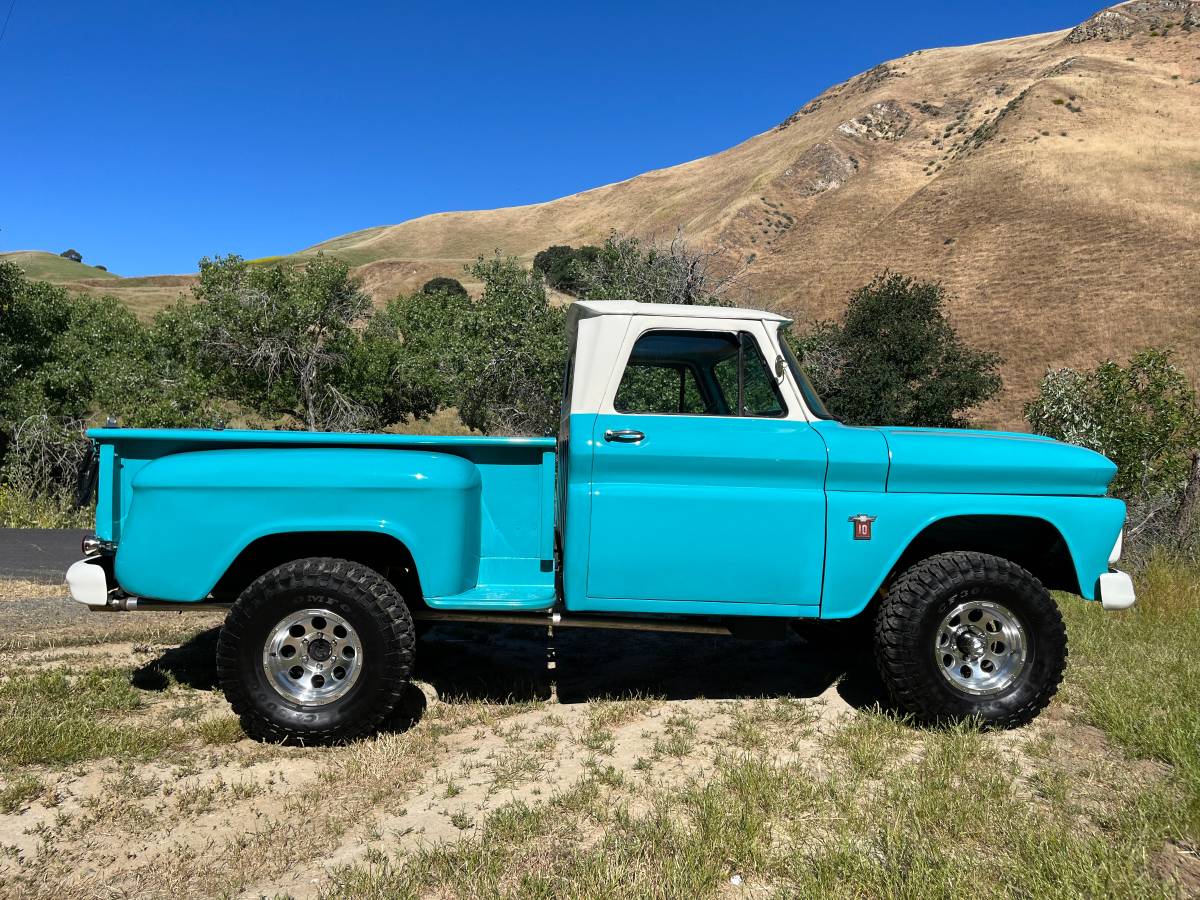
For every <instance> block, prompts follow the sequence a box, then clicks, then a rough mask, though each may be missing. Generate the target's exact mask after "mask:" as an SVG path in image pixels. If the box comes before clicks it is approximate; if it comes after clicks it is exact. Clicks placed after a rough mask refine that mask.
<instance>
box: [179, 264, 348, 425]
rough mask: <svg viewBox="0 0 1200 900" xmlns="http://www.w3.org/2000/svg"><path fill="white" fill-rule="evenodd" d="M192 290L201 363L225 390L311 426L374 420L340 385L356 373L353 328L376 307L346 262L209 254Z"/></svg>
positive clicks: (269, 414) (265, 411)
mask: <svg viewBox="0 0 1200 900" xmlns="http://www.w3.org/2000/svg"><path fill="white" fill-rule="evenodd" d="M193 290H194V294H195V299H196V300H197V301H198V302H197V303H196V304H195V305H194V306H193V307H192V308H191V315H194V316H195V317H196V322H195V323H194V325H191V326H189V328H194V332H193V333H194V334H195V335H196V337H197V339H198V349H197V361H198V363H199V365H200V367H201V369H202V371H203V372H204V373H205V374H206V375H207V376H208V377H210V378H211V379H212V380H213V383H214V384H216V385H217V387H218V389H219V390H220V391H221V392H222V393H223V395H224V396H226V397H229V398H230V399H233V400H236V401H237V402H238V403H241V404H242V405H243V406H245V407H247V408H248V409H251V410H254V411H255V412H257V413H259V414H260V415H262V416H265V417H266V418H268V419H272V420H277V419H279V418H280V417H283V416H286V417H290V418H292V419H294V420H295V421H296V422H297V423H299V424H301V425H303V426H304V427H305V428H307V429H309V430H310V431H315V430H321V429H329V428H352V427H358V426H361V425H362V424H363V423H364V422H365V421H367V420H369V419H370V414H369V412H367V411H366V410H364V409H363V408H362V406H361V405H360V404H359V403H357V402H356V401H355V400H354V399H353V398H352V397H350V396H348V395H347V393H346V391H345V389H344V388H345V385H346V382H347V381H353V380H354V379H353V377H350V376H349V366H350V363H351V359H352V356H353V353H354V347H355V344H356V342H357V340H358V335H357V333H356V331H355V329H356V327H357V326H360V325H362V324H363V323H364V322H365V320H366V319H367V318H368V317H369V315H370V312H371V300H370V298H369V297H368V296H367V295H366V293H365V292H364V291H363V290H362V286H361V284H360V283H359V281H358V280H357V279H355V278H353V277H351V275H350V268H349V266H348V265H347V264H346V263H345V262H343V261H342V260H339V259H334V258H332V257H326V256H322V255H318V256H316V257H315V258H313V259H312V260H310V261H309V262H308V264H307V265H305V266H304V268H303V269H296V268H293V267H285V266H282V265H275V266H248V265H247V264H246V262H245V261H244V260H243V259H242V258H241V257H238V256H227V257H217V258H215V259H208V258H205V259H202V260H201V261H200V282H199V284H198V285H197V286H196V287H195V288H194V289H193ZM177 324H178V323H177Z"/></svg>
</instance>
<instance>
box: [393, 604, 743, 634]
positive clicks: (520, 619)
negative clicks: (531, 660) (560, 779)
mask: <svg viewBox="0 0 1200 900" xmlns="http://www.w3.org/2000/svg"><path fill="white" fill-rule="evenodd" d="M412 617H413V618H414V619H416V620H417V621H418V622H487V623H489V624H492V625H535V626H539V627H541V628H545V627H546V626H548V625H549V626H553V627H555V628H614V629H618V630H623V631H673V632H679V633H684V634H719V635H726V636H728V635H730V634H732V633H733V630H732V629H731V628H730V626H729V624H728V623H726V622H721V621H717V620H711V619H709V620H704V619H701V620H695V619H685V618H679V619H651V618H640V617H638V616H608V615H588V614H586V613H584V614H581V613H558V612H552V613H545V612H540V613H493V612H450V611H447V610H440V609H414V610H413V611H412Z"/></svg>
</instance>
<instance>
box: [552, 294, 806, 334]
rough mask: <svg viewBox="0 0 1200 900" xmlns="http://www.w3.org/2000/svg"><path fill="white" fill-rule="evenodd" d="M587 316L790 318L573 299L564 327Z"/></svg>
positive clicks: (753, 312)
mask: <svg viewBox="0 0 1200 900" xmlns="http://www.w3.org/2000/svg"><path fill="white" fill-rule="evenodd" d="M591 316H687V317H691V318H698V319H742V320H745V319H761V320H763V321H765V322H790V321H792V320H791V319H789V318H787V317H786V316H781V315H779V314H778V313H773V312H766V311H765V310H761V309H742V308H741V307H739V306H699V305H694V304H684V303H636V302H634V301H633V300H576V301H575V302H574V303H572V304H571V308H570V309H569V310H568V311H567V321H568V322H569V323H571V324H569V325H568V326H567V327H568V329H571V328H572V326H573V324H574V323H575V322H577V321H579V320H580V319H582V318H590V317H591Z"/></svg>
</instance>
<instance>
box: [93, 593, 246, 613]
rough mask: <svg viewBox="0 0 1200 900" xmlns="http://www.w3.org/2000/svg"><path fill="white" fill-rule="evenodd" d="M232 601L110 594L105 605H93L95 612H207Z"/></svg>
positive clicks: (228, 604) (223, 606) (227, 605)
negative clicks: (185, 601) (177, 599)
mask: <svg viewBox="0 0 1200 900" xmlns="http://www.w3.org/2000/svg"><path fill="white" fill-rule="evenodd" d="M232 605H233V604H232V603H217V602H216V601H211V600H201V601H200V602H199V603H175V602H172V601H170V600H144V599H142V598H141V597H117V596H110V597H109V598H108V602H107V603H106V604H105V605H104V606H93V607H91V609H92V610H93V611H95V612H138V611H142V612H171V611H174V612H205V611H206V610H210V609H229V607H231V606H232Z"/></svg>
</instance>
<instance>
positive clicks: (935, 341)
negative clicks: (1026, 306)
mask: <svg viewBox="0 0 1200 900" xmlns="http://www.w3.org/2000/svg"><path fill="white" fill-rule="evenodd" d="M945 306H946V291H945V289H944V288H943V287H942V286H941V285H940V284H936V283H933V282H923V281H917V280H916V279H913V278H910V277H908V276H906V275H900V274H896V273H884V274H882V275H879V276H876V277H875V278H874V279H873V280H872V281H871V283H870V284H868V285H866V286H865V287H862V288H860V289H859V290H857V291H855V292H854V293H853V294H852V295H851V296H850V302H849V304H848V306H847V307H846V311H845V313H844V314H843V316H842V319H841V321H840V322H837V323H834V322H821V323H818V324H817V325H816V326H815V327H814V329H813V330H812V331H810V332H809V334H807V335H805V336H802V337H800V338H799V339H798V341H797V343H798V344H799V346H800V348H801V349H802V351H803V354H804V358H805V360H806V361H807V362H808V363H809V364H810V365H811V368H812V370H813V373H814V378H813V380H814V382H815V384H816V385H817V387H818V391H819V392H820V393H821V395H822V398H823V399H824V401H825V403H826V405H827V406H828V407H829V409H830V411H831V412H833V413H834V414H835V415H837V416H839V417H841V418H842V419H844V420H845V421H846V422H849V423H851V424H863V425H867V424H869V425H923V426H935V427H961V426H963V425H965V424H966V423H965V420H964V418H963V415H962V414H963V413H964V412H965V411H967V410H969V409H971V408H973V407H975V406H978V405H979V404H980V403H983V402H984V401H985V400H988V399H990V398H992V397H994V396H995V395H996V394H997V393H998V392H999V391H1000V387H1001V380H1000V376H999V374H998V372H997V370H998V369H999V366H1000V361H1001V360H1000V357H999V355H997V354H996V353H993V352H990V351H986V350H979V349H976V348H973V347H970V346H967V345H966V344H964V343H963V341H962V340H961V339H960V338H959V336H958V334H957V332H955V330H954V328H953V327H952V326H951V325H950V323H949V321H947V319H946V315H945ZM813 362H815V363H817V364H816V365H812V363H813Z"/></svg>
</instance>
